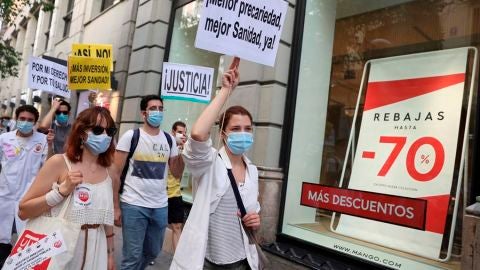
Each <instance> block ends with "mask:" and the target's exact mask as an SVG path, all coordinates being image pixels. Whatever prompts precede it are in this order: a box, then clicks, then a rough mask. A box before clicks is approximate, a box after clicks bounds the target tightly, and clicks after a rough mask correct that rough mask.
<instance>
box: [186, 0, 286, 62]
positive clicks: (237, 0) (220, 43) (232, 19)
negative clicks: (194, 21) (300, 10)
mask: <svg viewBox="0 0 480 270" xmlns="http://www.w3.org/2000/svg"><path fill="white" fill-rule="evenodd" d="M287 7H288V3H287V2H286V1H283V0H270V1H257V0H205V1H203V9H202V13H201V18H200V23H199V24H198V30H197V36H196V39H195V47H197V48H200V49H204V50H208V51H213V52H218V53H222V54H227V55H232V56H238V57H240V58H242V59H246V60H249V61H253V62H256V63H260V64H264V65H267V66H273V65H274V64H275V57H276V55H277V50H278V45H279V43H280V36H281V33H282V28H283V23H284V21H285V17H286V15H287V14H286V13H287Z"/></svg>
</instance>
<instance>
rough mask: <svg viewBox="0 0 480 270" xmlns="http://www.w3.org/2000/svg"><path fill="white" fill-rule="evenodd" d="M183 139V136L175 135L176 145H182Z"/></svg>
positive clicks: (180, 134)
mask: <svg viewBox="0 0 480 270" xmlns="http://www.w3.org/2000/svg"><path fill="white" fill-rule="evenodd" d="M184 138H185V135H183V134H182V133H175V141H177V144H179V143H183V139H184Z"/></svg>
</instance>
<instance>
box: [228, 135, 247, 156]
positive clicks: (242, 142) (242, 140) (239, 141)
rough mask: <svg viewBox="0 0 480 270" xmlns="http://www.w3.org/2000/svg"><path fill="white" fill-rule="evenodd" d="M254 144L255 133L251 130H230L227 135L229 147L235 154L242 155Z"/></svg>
mask: <svg viewBox="0 0 480 270" xmlns="http://www.w3.org/2000/svg"><path fill="white" fill-rule="evenodd" d="M252 144H253V134H252V133H250V132H230V134H228V136H227V146H228V149H230V151H231V152H232V153H233V154H234V155H241V154H243V153H245V152H247V151H248V149H250V147H252Z"/></svg>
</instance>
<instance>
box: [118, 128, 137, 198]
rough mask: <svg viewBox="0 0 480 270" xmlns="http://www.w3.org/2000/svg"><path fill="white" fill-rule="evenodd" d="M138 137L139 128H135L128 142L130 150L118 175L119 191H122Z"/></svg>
mask: <svg viewBox="0 0 480 270" xmlns="http://www.w3.org/2000/svg"><path fill="white" fill-rule="evenodd" d="M139 139H140V129H138V128H136V129H134V130H133V136H132V140H131V142H130V151H129V152H128V156H127V160H126V161H125V166H123V170H122V175H121V176H120V189H119V191H118V192H119V193H122V192H123V187H124V186H125V178H126V177H127V172H128V167H129V166H130V159H131V158H132V157H133V153H134V152H135V149H137V145H138V140H139Z"/></svg>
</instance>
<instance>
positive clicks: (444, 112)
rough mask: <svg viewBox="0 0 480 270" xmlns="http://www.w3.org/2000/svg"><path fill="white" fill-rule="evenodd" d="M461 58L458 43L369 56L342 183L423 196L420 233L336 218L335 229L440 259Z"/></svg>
mask: <svg viewBox="0 0 480 270" xmlns="http://www.w3.org/2000/svg"><path fill="white" fill-rule="evenodd" d="M467 55H468V49H467V48H460V49H453V50H445V51H436V52H429V53H420V54H413V55H406V56H399V57H391V58H384V59H378V60H372V61H370V74H369V78H368V85H367V90H366V97H365V103H364V108H363V116H362V122H361V127H360V133H359V138H358V142H357V148H356V153H355V158H354V162H353V167H352V172H351V177H350V181H349V183H348V188H349V189H355V190H362V191H371V192H376V193H383V194H390V195H396V196H403V197H409V198H417V199H422V200H426V201H427V210H426V222H425V230H418V229H411V228H406V227H401V226H397V225H393V224H388V223H384V222H378V221H373V220H368V219H364V218H359V217H353V216H349V215H341V216H340V220H339V223H338V226H337V228H336V231H337V232H339V233H341V234H344V235H348V236H351V237H355V238H359V239H362V240H365V241H369V242H374V243H377V244H380V245H382V246H387V247H391V248H394V249H400V250H403V251H406V252H409V253H413V254H417V255H420V256H425V257H429V258H438V257H439V256H440V250H441V246H442V240H443V237H444V232H445V227H446V224H447V213H448V208H449V203H450V201H451V197H450V194H451V189H452V181H453V178H454V170H455V160H456V157H457V145H458V136H459V129H460V116H461V111H462V102H463V95H464V87H465V77H466V75H465V73H466V66H467V65H466V63H467ZM454 218H456V217H454Z"/></svg>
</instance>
